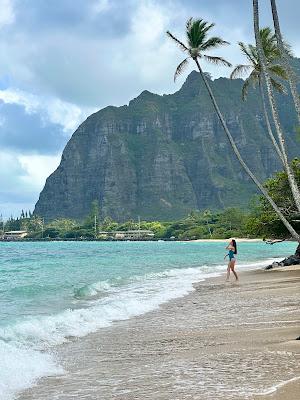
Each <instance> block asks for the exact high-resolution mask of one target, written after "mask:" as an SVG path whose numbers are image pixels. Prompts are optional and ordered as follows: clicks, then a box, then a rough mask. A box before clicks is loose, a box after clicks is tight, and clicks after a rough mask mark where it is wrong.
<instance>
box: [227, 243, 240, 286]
mask: <svg viewBox="0 0 300 400" xmlns="http://www.w3.org/2000/svg"><path fill="white" fill-rule="evenodd" d="M226 249H227V250H228V254H225V256H224V260H225V258H226V257H227V256H229V262H228V267H227V276H226V281H229V276H230V270H231V271H232V272H233V274H234V276H235V279H236V280H237V281H238V280H239V278H238V275H237V273H236V272H235V270H234V267H235V263H236V254H237V247H236V241H235V240H234V239H232V240H231V241H230V243H229V244H228V246H226Z"/></svg>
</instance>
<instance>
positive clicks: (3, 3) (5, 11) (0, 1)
mask: <svg viewBox="0 0 300 400" xmlns="http://www.w3.org/2000/svg"><path fill="white" fill-rule="evenodd" d="M0 10H1V12H0V29H1V28H2V27H3V26H5V25H10V24H12V23H13V22H14V20H15V13H14V9H13V2H12V0H0Z"/></svg>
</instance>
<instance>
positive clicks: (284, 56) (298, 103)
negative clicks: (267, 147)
mask: <svg viewBox="0 0 300 400" xmlns="http://www.w3.org/2000/svg"><path fill="white" fill-rule="evenodd" d="M271 7H272V15H273V22H274V28H275V34H276V39H277V44H278V48H279V50H280V53H281V63H282V66H283V67H284V69H285V71H286V74H287V78H288V82H289V85H290V89H291V93H292V97H293V100H294V105H295V109H296V113H297V117H298V122H299V124H300V98H299V94H298V91H297V83H296V82H297V80H296V76H295V73H294V71H293V69H292V67H291V65H290V62H289V55H288V53H287V51H286V50H285V47H284V43H283V39H282V35H281V30H280V24H279V18H278V13H277V6H276V0H271Z"/></svg>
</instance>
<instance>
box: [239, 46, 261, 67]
mask: <svg viewBox="0 0 300 400" xmlns="http://www.w3.org/2000/svg"><path fill="white" fill-rule="evenodd" d="M238 45H239V46H240V50H241V52H242V53H243V54H244V56H245V57H246V58H247V59H248V61H250V63H251V64H253V65H255V64H257V55H256V54H254V49H253V46H251V45H247V44H245V43H243V42H238Z"/></svg>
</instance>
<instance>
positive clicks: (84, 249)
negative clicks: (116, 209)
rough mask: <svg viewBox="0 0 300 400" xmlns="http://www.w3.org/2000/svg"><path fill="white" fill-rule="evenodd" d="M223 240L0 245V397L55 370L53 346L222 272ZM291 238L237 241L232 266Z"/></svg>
mask: <svg viewBox="0 0 300 400" xmlns="http://www.w3.org/2000/svg"><path fill="white" fill-rule="evenodd" d="M224 247H225V244H224V243H211V242H201V243H195V242H194V243H191V242H107V243H105V242H45V243H39V242H38V243H3V242H1V243H0V257H1V262H0V398H1V400H10V399H13V398H14V397H15V396H16V394H17V393H18V392H20V391H21V390H23V389H25V388H27V387H30V386H31V385H33V384H34V383H35V382H36V380H37V379H38V378H40V377H43V376H48V375H55V374H60V373H62V372H63V371H62V368H61V367H60V365H59V362H58V360H57V359H56V356H55V346H56V345H59V344H61V343H64V342H66V341H68V340H69V339H70V338H73V337H79V338H80V337H83V336H85V335H87V334H89V333H91V332H95V331H98V330H100V329H101V328H103V327H107V326H110V325H111V324H113V323H115V322H116V321H121V320H125V319H129V318H131V317H134V316H137V315H141V314H144V313H146V312H149V311H151V310H154V309H156V308H158V307H159V306H160V304H162V303H165V302H167V301H169V300H171V299H174V298H177V297H182V296H184V295H186V294H187V293H189V292H190V291H192V290H193V283H194V282H197V281H200V280H203V279H205V278H207V277H211V276H216V275H219V274H220V273H224V272H225V270H226V262H225V261H224V260H223V256H224V254H225V249H224ZM295 248H296V244H295V243H279V244H276V245H273V246H270V245H266V244H264V243H260V242H258V243H256V242H254V243H253V242H251V243H240V244H239V247H238V250H239V254H238V264H237V265H238V268H239V269H242V268H252V267H256V266H257V265H260V266H264V265H267V264H269V263H270V262H272V261H273V260H276V259H281V258H283V257H285V256H287V255H289V254H292V253H293V252H294V251H295Z"/></svg>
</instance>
